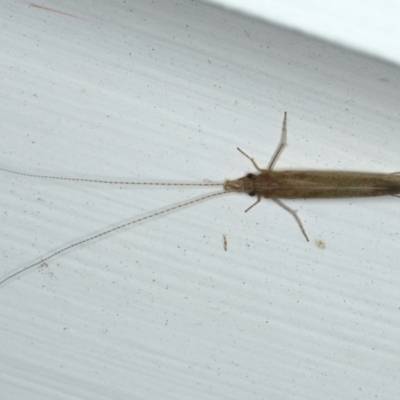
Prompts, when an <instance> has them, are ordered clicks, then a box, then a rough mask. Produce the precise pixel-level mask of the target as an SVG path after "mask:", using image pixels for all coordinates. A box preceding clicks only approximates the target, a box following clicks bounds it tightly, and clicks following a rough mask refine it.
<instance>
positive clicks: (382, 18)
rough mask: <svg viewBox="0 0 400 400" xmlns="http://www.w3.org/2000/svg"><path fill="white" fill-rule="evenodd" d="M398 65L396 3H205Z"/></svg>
mask: <svg viewBox="0 0 400 400" xmlns="http://www.w3.org/2000/svg"><path fill="white" fill-rule="evenodd" d="M207 1H209V2H210V3H215V4H218V5H222V6H225V7H228V8H230V9H234V10H237V11H239V12H244V13H247V14H249V15H252V16H255V17H257V18H262V19H265V20H267V21H269V22H273V23H278V24H280V25H283V26H285V27H288V28H292V29H296V30H299V31H301V32H304V33H307V34H309V35H313V36H316V37H318V38H321V39H324V40H327V41H330V42H333V43H338V44H340V45H342V46H346V47H349V48H352V49H354V50H356V51H361V52H365V53H367V54H370V55H372V56H376V57H379V58H383V59H385V60H388V61H392V62H394V63H396V64H397V65H398V64H399V63H400V46H399V39H398V38H399V37H400V24H399V15H400V2H399V1H398V0H368V1H363V0H350V1H349V0H336V1H319V0H307V1H297V0H207Z"/></svg>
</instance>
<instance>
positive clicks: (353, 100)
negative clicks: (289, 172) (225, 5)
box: [0, 0, 400, 400]
mask: <svg viewBox="0 0 400 400" xmlns="http://www.w3.org/2000/svg"><path fill="white" fill-rule="evenodd" d="M48 7H49V8H47V9H46V8H44V6H37V5H32V4H31V5H29V3H27V2H22V1H21V2H15V1H8V0H5V1H4V2H3V3H2V6H1V8H2V12H1V13H0V22H1V26H2V34H1V36H0V46H1V49H2V57H1V58H0V65H1V71H2V74H1V78H0V79H1V91H0V97H1V101H0V110H1V122H0V124H1V129H0V140H1V143H2V146H1V149H0V154H1V159H0V168H6V169H12V170H15V171H19V172H26V173H31V174H41V175H56V176H69V177H76V178H79V177H82V176H83V177H87V178H93V179H110V180H115V179H129V180H140V181H153V182H154V181H161V182H174V181H175V182H188V181H199V182H204V181H205V180H210V181H217V182H219V181H223V180H224V179H234V178H238V177H240V176H242V175H244V174H246V173H248V172H252V171H253V166H252V165H251V164H250V162H249V160H247V159H246V158H245V157H243V156H242V155H241V154H239V153H238V152H237V151H236V147H238V146H239V147H240V148H242V149H243V150H245V151H246V152H248V153H249V154H251V155H252V156H254V157H255V159H256V160H257V161H258V163H259V164H260V165H267V163H268V161H269V158H270V156H271V155H272V153H273V152H274V150H275V148H276V145H277V143H278V141H279V136H280V130H281V123H282V118H283V112H284V111H287V112H288V135H289V136H288V141H289V146H288V147H287V149H286V150H285V152H284V153H283V155H282V156H281V159H280V160H279V162H278V164H277V168H279V169H290V168H293V169H333V170H344V169H345V170H365V171H376V172H393V171H396V170H397V171H399V170H400V163H399V156H398V155H399V153H400V137H399V135H400V129H399V127H400V114H399V110H400V102H399V93H400V90H399V89H400V71H399V69H398V68H396V67H394V66H392V65H389V64H385V63H383V62H380V61H378V60H375V59H371V58H367V57H365V56H363V55H360V54H357V53H351V52H349V51H346V50H343V49H340V48H335V47H333V46H331V45H329V44H326V43H323V42H319V41H317V40H315V39H312V38H309V37H307V36H303V35H301V34H299V33H297V32H293V31H290V30H286V29H283V28H281V27H277V26H274V25H271V24H267V23H263V22H262V21H259V20H257V21H256V20H252V19H251V18H249V17H245V16H241V15H239V14H235V13H231V12H229V11H227V10H221V9H218V8H215V7H213V6H210V5H206V4H203V3H199V2H193V1H186V0H178V1H175V2H166V1H161V0H159V1H152V2H132V4H131V5H129V4H128V3H127V2H124V1H116V0H115V1H98V2H92V1H91V2H89V1H70V2H67V3H66V2H64V1H54V2H52V3H51V6H50V5H49V6H48ZM0 182H1V184H0V190H1V194H0V196H1V197H0V198H1V202H0V216H1V220H0V235H1V241H0V276H2V275H4V276H6V274H9V273H10V271H13V270H15V269H16V268H23V267H24V266H28V265H30V262H31V261H32V260H40V259H41V258H42V257H43V256H44V255H46V254H50V252H51V251H53V250H52V249H55V248H60V247H59V246H68V245H69V244H70V243H73V242H74V240H76V238H79V237H87V235H88V234H90V232H95V231H98V230H99V229H102V228H104V227H107V226H114V224H115V223H117V222H118V221H121V223H124V222H129V221H130V218H135V217H136V216H140V215H147V213H149V212H151V211H152V210H159V209H161V208H163V207H165V206H168V205H174V204H177V203H179V202H181V201H184V200H186V199H190V198H192V197H196V196H199V195H200V194H202V193H207V192H210V189H207V188H204V189H200V188H192V189H182V188H172V187H171V188H169V189H165V188H162V187H158V188H157V187H151V188H149V187H140V186H129V185H128V186H127V185H99V184H94V183H83V182H81V183H79V182H67V181H57V180H46V179H39V178H31V177H24V176H18V175H13V174H10V173H7V172H4V171H3V172H2V171H0ZM212 190H213V189H211V191H212ZM252 201H253V198H250V197H248V196H245V195H239V194H238V195H234V194H229V195H227V196H223V197H220V198H216V199H214V200H210V201H207V202H204V203H200V204H198V205H196V206H192V207H188V208H186V209H182V210H180V211H179V212H175V213H171V214H170V215H168V216H166V217H157V218H155V219H153V220H151V221H148V222H147V223H142V224H139V225H136V226H133V227H132V229H129V230H124V231H123V232H121V233H120V234H118V235H117V234H115V235H111V236H109V237H107V238H105V239H104V240H96V241H94V242H93V243H91V244H90V245H89V244H87V245H86V246H82V247H80V248H78V249H75V251H74V252H68V253H65V254H61V255H60V257H58V258H55V259H50V260H48V261H47V262H46V264H43V265H41V266H40V267H37V268H32V269H31V270H30V271H29V273H27V274H24V275H22V276H21V277H19V278H16V279H12V280H11V281H10V282H9V283H8V284H7V285H4V286H2V287H0V321H1V324H0V343H1V344H2V345H1V346H0V360H1V363H0V387H1V392H2V396H3V397H4V398H5V399H8V400H12V399H23V398H25V399H28V398H29V399H34V400H35V399H71V398H77V399H78V398H79V399H96V400H99V399H127V398H130V399H132V398H140V399H217V398H218V399H221V398H224V399H307V400H309V399H363V400H365V399H376V398H378V399H385V400H386V399H398V393H399V390H400V383H399V379H398V377H399V373H400V364H399V356H400V345H399V340H398V338H399V333H400V332H399V328H400V311H399V310H400V295H399V286H400V268H399V264H400V263H399V261H400V257H399V254H398V249H399V244H398V243H399V236H400V202H399V199H397V198H394V197H387V198H374V199H352V200H348V199H347V200H333V201H321V200H320V201H310V200H292V201H288V202H287V204H288V205H289V206H290V207H292V208H294V209H296V210H298V212H299V216H300V217H301V218H302V221H303V223H304V225H305V228H306V230H307V232H308V235H309V236H310V242H309V243H307V242H306V241H305V240H304V238H303V237H302V235H301V232H300V230H299V228H298V227H297V226H296V224H295V222H294V220H293V218H292V217H291V216H290V215H289V214H287V213H286V212H285V211H284V210H282V209H280V208H279V207H277V206H276V204H274V203H273V202H270V201H268V200H265V201H263V202H262V203H261V204H259V205H257V207H255V208H254V209H253V210H251V212H249V213H247V214H245V213H244V212H243V211H244V210H245V209H246V208H247V207H248V206H249V205H251V203H252ZM85 235H86V236H85ZM223 235H225V236H226V240H227V251H225V250H224V246H223Z"/></svg>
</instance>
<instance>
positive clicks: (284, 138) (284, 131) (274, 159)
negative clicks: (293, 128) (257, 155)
mask: <svg viewBox="0 0 400 400" xmlns="http://www.w3.org/2000/svg"><path fill="white" fill-rule="evenodd" d="M286 121H287V112H286V111H285V113H284V116H283V123H282V133H281V140H280V142H279V144H278V147H277V148H276V150H275V153H274V155H273V156H272V158H271V161H270V162H269V164H268V168H267V169H268V171H272V170H273V169H274V166H275V164H276V162H277V161H278V158H279V157H280V155H281V154H282V152H283V150H284V149H285V147H286V145H287V123H286Z"/></svg>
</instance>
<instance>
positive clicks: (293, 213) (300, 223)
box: [254, 199, 310, 242]
mask: <svg viewBox="0 0 400 400" xmlns="http://www.w3.org/2000/svg"><path fill="white" fill-rule="evenodd" d="M271 200H273V201H274V202H275V203H276V204H278V205H279V206H281V207H282V208H283V209H285V210H286V211H287V212H289V213H290V214H292V215H293V218H294V219H295V220H296V222H297V225H298V226H299V228H300V230H301V232H302V233H303V235H304V237H305V238H306V240H307V242H309V241H310V240H309V239H308V236H307V233H306V231H305V229H304V226H303V224H302V222H301V220H300V218H299V216H298V215H297V212H296V211H294V210H292V209H291V208H290V207H288V206H287V205H286V204H285V203H283V201H281V200H279V199H271ZM254 205H255V204H254Z"/></svg>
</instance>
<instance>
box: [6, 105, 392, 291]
mask: <svg viewBox="0 0 400 400" xmlns="http://www.w3.org/2000/svg"><path fill="white" fill-rule="evenodd" d="M286 143H287V114H286V112H285V114H284V119H283V125H282V133H281V140H280V142H279V145H278V147H277V149H276V151H275V153H274V154H273V156H272V158H271V160H270V162H269V164H268V166H267V169H262V168H260V167H259V166H258V164H257V163H256V162H255V160H254V159H253V158H252V157H250V156H248V155H247V154H246V153H245V152H244V151H242V150H241V149H239V148H238V150H239V151H240V152H241V153H242V154H243V155H244V156H245V157H247V158H248V159H249V160H250V161H251V163H252V164H253V166H254V167H255V169H256V170H257V172H256V173H249V174H247V175H245V176H244V177H242V178H239V179H235V180H226V181H225V182H223V183H152V182H129V181H128V182H120V181H106V180H94V179H80V178H68V177H61V176H46V175H34V174H29V173H24V172H17V171H13V170H10V169H6V168H0V170H2V171H4V172H9V173H13V174H18V175H23V176H27V177H35V178H45V179H57V180H68V181H79V182H93V183H99V184H116V185H156V186H221V187H222V188H223V190H222V191H219V192H216V193H211V194H207V195H204V196H201V197H198V198H195V199H192V200H189V201H186V202H183V203H180V204H177V205H174V206H171V207H168V208H165V209H163V210H161V211H156V212H153V213H151V214H148V215H146V216H144V217H139V218H133V219H130V220H128V221H125V222H124V223H121V224H119V225H115V226H112V227H108V228H105V229H103V230H101V231H99V232H96V233H93V234H91V235H89V236H87V237H85V238H84V239H78V240H76V241H75V242H72V243H71V244H68V245H65V246H63V247H59V248H57V249H55V250H53V251H52V252H50V253H49V254H48V255H46V256H43V257H41V258H38V259H37V260H34V261H32V262H30V263H28V264H26V265H25V266H22V267H19V268H18V269H15V270H12V271H10V272H9V273H8V274H6V275H5V276H4V277H3V278H2V279H1V280H0V286H2V285H4V284H6V283H9V282H10V281H11V280H13V279H14V278H16V277H17V276H19V275H21V274H23V273H25V272H27V271H29V270H31V269H32V268H34V267H36V266H39V265H42V264H43V263H47V261H48V260H50V259H52V258H54V257H56V256H58V255H60V254H62V253H65V252H67V251H69V250H71V249H74V248H78V247H79V246H81V245H84V244H86V243H88V242H92V241H94V240H96V239H99V238H104V237H106V236H107V235H109V234H111V233H112V232H116V231H120V230H123V229H125V228H127V227H129V226H131V225H134V224H138V223H140V222H143V221H145V220H148V219H151V218H154V217H157V216H161V215H165V214H168V213H170V212H172V211H174V210H178V209H180V208H183V207H186V206H189V205H192V204H195V203H198V202H201V201H204V200H206V199H210V198H213V197H217V196H222V195H225V194H227V193H246V194H248V195H250V196H255V197H256V198H257V200H256V201H255V203H254V204H252V205H251V206H250V207H249V208H247V209H246V210H245V211H246V212H247V211H249V210H250V209H252V208H253V207H254V206H255V205H256V204H258V203H259V202H260V200H261V198H263V197H264V198H267V199H271V200H273V201H274V202H275V203H277V204H278V205H279V206H281V207H282V208H283V209H285V210H286V211H288V212H289V213H290V214H291V215H292V216H293V217H294V219H295V220H296V222H297V225H298V226H299V228H300V230H301V232H302V233H303V235H304V237H305V238H306V240H307V241H308V240H309V239H308V236H307V233H306V231H305V229H304V227H303V224H302V222H301V221H300V218H299V217H298V215H297V214H296V212H295V211H294V210H292V209H291V208H289V207H288V206H287V205H286V204H285V203H283V202H282V200H281V199H333V198H350V197H369V196H385V195H392V196H398V195H399V194H400V174H399V173H398V172H395V173H391V174H387V173H370V172H351V171H312V170H309V171H308V170H289V171H275V170H274V166H275V164H276V162H277V160H278V158H279V156H280V155H281V154H282V151H283V150H284V148H285V146H286Z"/></svg>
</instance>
